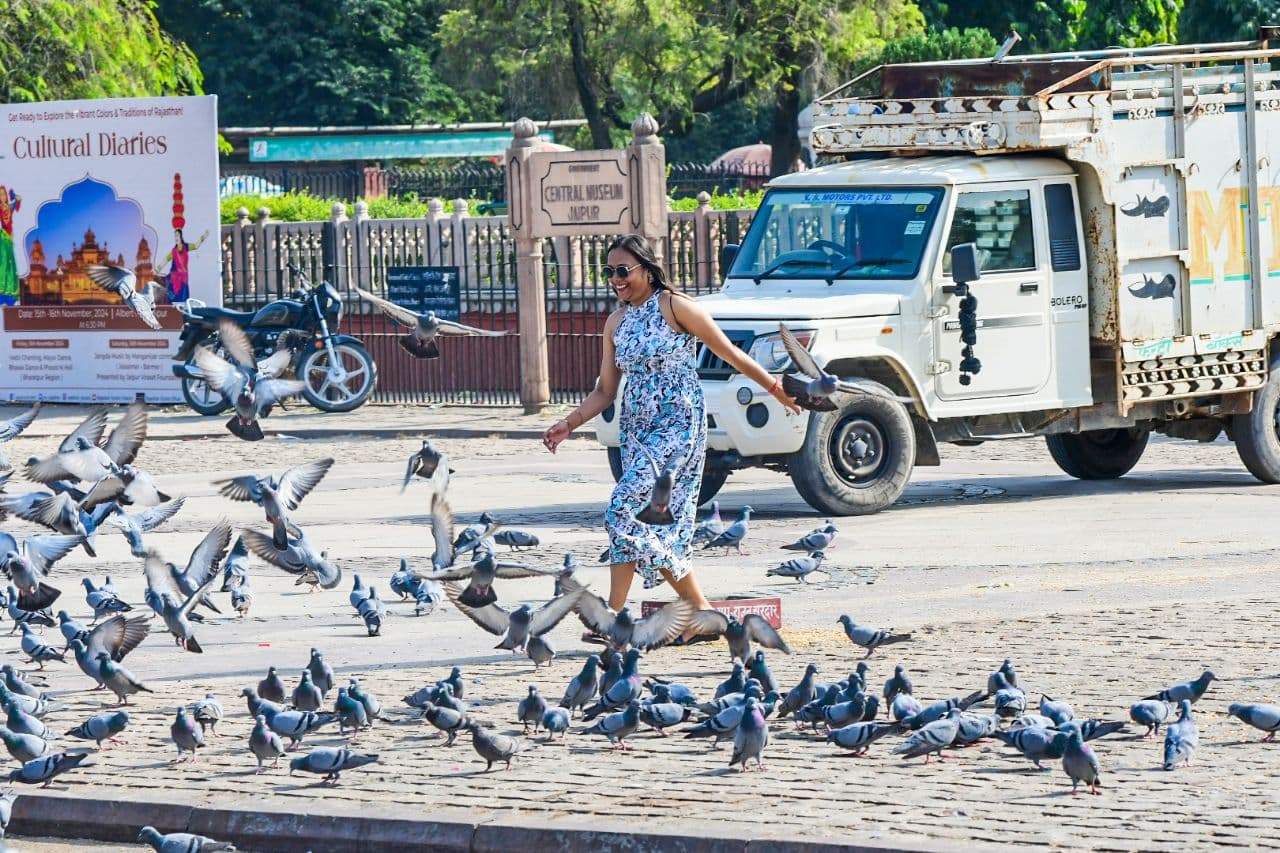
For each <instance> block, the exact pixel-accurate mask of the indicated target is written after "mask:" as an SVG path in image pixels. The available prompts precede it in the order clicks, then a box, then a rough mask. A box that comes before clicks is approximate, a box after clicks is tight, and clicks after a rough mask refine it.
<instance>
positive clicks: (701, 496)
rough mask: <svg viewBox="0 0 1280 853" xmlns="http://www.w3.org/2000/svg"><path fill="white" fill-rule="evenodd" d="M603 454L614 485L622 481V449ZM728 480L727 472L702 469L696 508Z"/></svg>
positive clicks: (714, 494) (607, 451)
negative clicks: (607, 460)
mask: <svg viewBox="0 0 1280 853" xmlns="http://www.w3.org/2000/svg"><path fill="white" fill-rule="evenodd" d="M605 453H606V455H607V456H608V457H609V471H610V473H612V474H613V481H614V482H615V483H616V482H618V481H619V480H621V479H622V448H620V447H607V448H605ZM728 479H729V472H728V471H724V470H712V469H708V468H706V467H703V469H702V483H701V484H700V485H699V486H698V506H702V505H703V504H704V503H706V502H707V501H709V500H711V499H712V498H714V497H715V496H716V495H717V494H719V492H720V489H722V488H724V483H725V480H728Z"/></svg>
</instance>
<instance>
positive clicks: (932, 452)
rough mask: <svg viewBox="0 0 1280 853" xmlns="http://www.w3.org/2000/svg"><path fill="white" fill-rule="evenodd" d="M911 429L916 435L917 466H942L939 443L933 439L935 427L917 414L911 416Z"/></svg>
mask: <svg viewBox="0 0 1280 853" xmlns="http://www.w3.org/2000/svg"><path fill="white" fill-rule="evenodd" d="M911 428H912V430H914V432H915V434H916V466H917V467H919V466H927V467H937V466H939V465H941V464H942V457H941V456H939V455H938V442H937V441H935V440H934V438H933V427H931V426H929V422H928V421H926V420H925V419H924V418H922V417H920V416H919V415H917V414H912V415H911Z"/></svg>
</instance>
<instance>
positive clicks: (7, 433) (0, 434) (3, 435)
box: [0, 403, 44, 471]
mask: <svg viewBox="0 0 1280 853" xmlns="http://www.w3.org/2000/svg"><path fill="white" fill-rule="evenodd" d="M42 405H44V404H43V403H36V404H35V405H34V406H32V407H31V408H29V409H27V410H26V411H25V412H23V413H22V414H20V415H17V416H16V417H12V418H9V420H7V421H0V444H4V443H5V442H6V441H9V440H11V439H14V438H17V437H18V436H19V435H21V434H22V431H23V430H24V429H26V428H27V427H29V426H31V422H32V421H34V420H35V419H36V415H38V414H40V407H41V406H42ZM11 467H13V466H11V465H10V464H9V460H8V459H6V458H5V455H4V450H2V449H0V471H8V470H9V469H10V468H11Z"/></svg>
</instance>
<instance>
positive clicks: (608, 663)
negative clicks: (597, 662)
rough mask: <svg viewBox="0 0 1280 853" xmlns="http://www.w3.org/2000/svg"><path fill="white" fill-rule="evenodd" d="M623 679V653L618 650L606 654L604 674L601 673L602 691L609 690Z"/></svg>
mask: <svg viewBox="0 0 1280 853" xmlns="http://www.w3.org/2000/svg"><path fill="white" fill-rule="evenodd" d="M620 680H622V655H621V653H619V652H617V651H610V652H607V653H606V654H605V657H604V665H603V667H602V674H601V675H600V691H599V692H601V693H607V692H609V688H610V687H612V686H613V685H615V684H617V683H618V682H619V681H620Z"/></svg>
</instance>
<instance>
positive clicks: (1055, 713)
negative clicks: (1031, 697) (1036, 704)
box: [1040, 693, 1076, 727]
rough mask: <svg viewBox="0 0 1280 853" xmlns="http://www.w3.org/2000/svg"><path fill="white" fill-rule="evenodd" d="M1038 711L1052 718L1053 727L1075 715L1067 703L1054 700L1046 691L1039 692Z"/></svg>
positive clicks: (1073, 717) (1072, 718)
mask: <svg viewBox="0 0 1280 853" xmlns="http://www.w3.org/2000/svg"><path fill="white" fill-rule="evenodd" d="M1040 713H1041V714H1044V715H1045V716H1046V717H1048V718H1049V719H1051V720H1053V725H1054V726H1055V727H1057V726H1060V725H1062V724H1063V723H1065V722H1067V720H1074V719H1075V717H1076V712H1075V710H1074V709H1073V708H1072V707H1071V706H1070V705H1069V704H1067V703H1066V702H1059V701H1056V700H1055V699H1054V698H1053V697H1052V696H1050V695H1049V694H1047V693H1041V694H1040Z"/></svg>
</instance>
